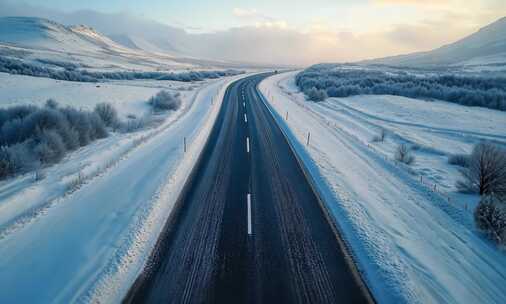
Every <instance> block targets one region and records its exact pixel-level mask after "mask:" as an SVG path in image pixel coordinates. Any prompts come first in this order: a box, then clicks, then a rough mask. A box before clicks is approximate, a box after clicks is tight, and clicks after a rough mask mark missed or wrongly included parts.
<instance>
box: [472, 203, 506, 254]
mask: <svg viewBox="0 0 506 304" xmlns="http://www.w3.org/2000/svg"><path fill="white" fill-rule="evenodd" d="M505 206H506V204H505V202H501V200H500V199H499V198H498V197H496V196H493V195H487V196H484V197H483V198H482V199H481V201H480V203H479V204H478V207H476V210H475V211H474V220H475V223H476V226H477V227H478V229H480V230H481V231H483V232H485V233H486V234H487V236H488V237H489V238H490V239H492V240H494V241H495V242H497V243H499V244H503V245H505V244H506V240H505V239H504V236H506V209H505Z"/></svg>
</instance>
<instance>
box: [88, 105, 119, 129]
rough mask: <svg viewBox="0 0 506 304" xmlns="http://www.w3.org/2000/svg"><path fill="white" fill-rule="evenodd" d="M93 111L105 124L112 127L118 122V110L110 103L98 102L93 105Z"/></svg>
mask: <svg viewBox="0 0 506 304" xmlns="http://www.w3.org/2000/svg"><path fill="white" fill-rule="evenodd" d="M94 111H95V113H97V114H98V116H100V118H102V121H103V122H104V124H105V125H106V126H108V127H113V126H115V125H116V124H117V123H118V112H117V111H116V109H115V108H114V107H113V106H112V105H111V104H110V103H107V102H102V103H99V104H97V105H96V106H95V110H94Z"/></svg>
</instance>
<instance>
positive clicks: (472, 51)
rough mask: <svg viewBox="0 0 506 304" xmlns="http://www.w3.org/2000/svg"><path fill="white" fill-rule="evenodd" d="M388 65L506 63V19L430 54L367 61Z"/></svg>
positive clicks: (422, 53)
mask: <svg viewBox="0 0 506 304" xmlns="http://www.w3.org/2000/svg"><path fill="white" fill-rule="evenodd" d="M364 63H368V64H387V65H408V66H420V65H441V64H444V65H456V64H458V65H487V64H498V63H499V64H504V63H506V17H503V18H501V19H499V20H497V21H496V22H494V23H492V24H490V25H488V26H485V27H483V28H482V29H480V30H479V31H478V32H476V33H474V34H472V35H469V36H467V37H465V38H463V39H461V40H459V41H457V42H455V43H452V44H448V45H445V46H442V47H440V48H438V49H435V50H432V51H429V52H418V53H413V54H408V55H400V56H393V57H386V58H380V59H374V60H368V61H364Z"/></svg>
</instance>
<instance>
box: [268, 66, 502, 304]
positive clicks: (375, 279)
mask: <svg viewBox="0 0 506 304" xmlns="http://www.w3.org/2000/svg"><path fill="white" fill-rule="evenodd" d="M296 73H297V72H292V73H286V74H280V75H275V76H273V77H270V78H268V79H266V80H264V81H263V82H262V83H261V84H260V90H261V91H262V93H263V94H264V96H265V97H266V98H267V99H268V100H269V105H270V107H271V108H272V110H273V112H274V114H275V115H274V116H275V118H276V120H277V121H278V123H279V124H280V126H281V127H282V128H283V130H284V131H285V133H286V134H287V137H288V139H289V141H290V142H291V144H292V145H293V146H294V147H295V149H296V151H297V153H298V154H299V157H300V158H301V159H302V161H303V162H304V164H305V166H306V167H307V168H308V170H309V172H310V174H311V175H312V178H313V179H314V180H315V181H316V184H317V186H318V188H319V191H320V193H321V194H322V197H323V199H324V200H325V202H326V204H327V206H328V208H329V210H330V212H331V215H332V216H333V217H334V219H335V221H336V223H337V225H338V226H339V228H340V230H341V232H342V234H343V237H344V238H345V240H346V241H347V243H348V245H349V247H350V248H351V251H352V254H353V256H354V259H355V261H356V263H357V264H358V265H357V266H358V268H359V269H360V271H361V272H362V273H363V275H364V279H365V280H366V282H367V284H368V286H369V288H370V289H371V291H372V292H373V294H374V296H375V298H376V300H377V301H378V302H380V303H505V302H506V290H505V289H504V288H503V287H502V286H506V255H505V254H504V253H503V252H500V250H498V249H497V248H496V247H495V246H494V245H493V244H492V243H490V242H488V241H487V240H485V239H484V238H483V236H482V235H480V234H479V233H478V232H477V231H475V230H474V228H473V225H472V221H471V220H470V215H469V211H468V210H465V209H464V208H463V207H462V206H459V205H452V204H449V203H448V201H447V197H446V196H444V195H441V194H440V193H435V192H433V191H432V189H431V188H430V187H428V186H426V185H425V184H421V183H420V182H419V181H418V176H417V175H413V172H412V171H413V170H411V169H409V168H407V167H406V166H403V165H400V164H397V163H396V162H395V161H393V160H392V158H391V156H389V155H390V152H391V151H390V149H391V148H388V145H385V147H387V148H385V149H382V148H381V147H378V148H373V147H372V146H371V144H370V139H371V136H372V135H374V134H375V132H377V130H378V126H377V124H378V119H376V120H375V119H372V118H371V117H367V115H365V114H361V113H358V112H357V111H352V110H350V109H348V108H346V106H349V103H346V102H344V101H343V102H341V103H339V104H336V103H335V102H334V101H332V100H331V101H326V102H324V103H319V104H315V103H311V102H304V101H302V100H303V99H302V96H301V94H300V93H297V88H296V86H295V83H294V76H295V74H296ZM396 102H399V103H402V101H398V100H397V101H396ZM365 107H367V105H364V109H362V110H363V111H364V112H365V111H366V110H367V109H369V108H367V109H366V108H365ZM377 107H378V108H380V107H381V106H380V105H377ZM487 111H488V110H487ZM366 114H367V113H366ZM492 118H493V117H491V119H492ZM382 125H383V124H382ZM395 126H397V129H395ZM387 127H389V128H392V129H391V130H392V132H393V133H392V134H395V136H392V138H391V140H392V142H391V143H397V142H402V141H406V140H412V141H415V142H418V141H420V140H423V141H425V142H424V143H425V144H426V145H430V144H431V143H432V142H445V141H444V138H448V139H449V142H459V137H462V136H461V134H452V133H451V132H446V133H440V134H439V133H437V132H430V131H429V132H425V133H424V132H418V133H417V132H414V131H413V130H415V129H416V130H418V129H420V128H422V127H419V126H410V128H412V129H407V128H404V127H403V126H399V124H398V122H392V124H391V125H388V126H387ZM439 127H440V126H439ZM465 131H468V132H467V133H469V134H468V135H469V136H473V138H472V140H479V138H480V137H481V136H482V135H481V134H473V133H472V132H471V131H472V130H467V128H465ZM309 133H310V137H309V145H307V142H308V135H309ZM431 133H434V134H431ZM489 133H490V134H489V135H487V134H485V135H483V136H484V137H489V138H490V137H496V139H497V140H502V139H501V138H497V136H502V135H501V134H497V132H489ZM410 136H411V137H410ZM389 140H390V139H389ZM469 146H470V145H469V144H465V143H462V144H460V146H457V147H456V148H448V147H444V148H445V149H446V150H444V149H442V151H439V152H441V153H439V152H438V151H436V152H438V153H435V152H434V151H432V150H428V153H431V155H429V156H430V157H429V156H428V157H427V159H434V158H433V156H434V155H439V157H442V156H444V157H445V159H444V161H446V156H445V154H444V153H453V152H459V151H465V150H467V149H468V148H469ZM422 151H423V149H422ZM421 161H422V163H421V165H428V164H429V163H430V162H429V161H426V162H425V161H423V160H421ZM415 170H418V169H417V168H415ZM443 171H444V170H443ZM433 176H434V174H429V177H433ZM448 190H450V191H451V190H452V189H448Z"/></svg>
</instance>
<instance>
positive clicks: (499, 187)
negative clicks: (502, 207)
mask: <svg viewBox="0 0 506 304" xmlns="http://www.w3.org/2000/svg"><path fill="white" fill-rule="evenodd" d="M461 173H462V177H463V180H461V181H458V182H457V188H458V189H459V190H460V191H463V192H469V193H479V194H480V195H484V194H494V195H499V196H504V195H506V151H505V150H504V149H503V148H500V147H498V146H496V145H494V144H491V143H480V144H477V145H476V146H475V147H474V149H473V152H472V153H471V155H470V156H469V160H468V167H467V168H462V169H461Z"/></svg>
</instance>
